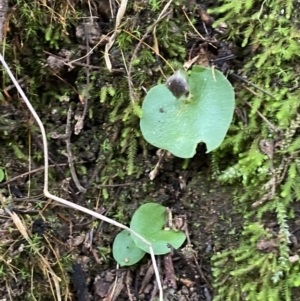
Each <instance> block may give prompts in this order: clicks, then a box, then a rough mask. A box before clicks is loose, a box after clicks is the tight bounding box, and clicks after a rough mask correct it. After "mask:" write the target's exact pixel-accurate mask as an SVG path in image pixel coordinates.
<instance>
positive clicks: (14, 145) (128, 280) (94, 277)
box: [0, 1, 297, 301]
mask: <svg viewBox="0 0 300 301" xmlns="http://www.w3.org/2000/svg"><path fill="white" fill-rule="evenodd" d="M112 2H114V1H112ZM140 2H141V3H140V5H141V6H142V5H143V1H140ZM154 2H155V1H154ZM154 2H153V3H154ZM207 2H208V3H209V2H210V1H207ZM104 3H106V6H105V5H103V6H102V7H98V8H95V9H96V10H98V13H99V11H100V12H101V14H100V16H101V17H100V20H101V22H98V25H97V27H95V28H94V31H93V32H92V34H93V35H94V36H93V37H94V38H95V36H97V34H98V33H100V32H101V33H102V34H103V33H108V32H109V31H110V30H112V29H113V26H114V22H111V23H110V24H109V25H108V24H107V23H108V22H105V20H106V19H109V15H110V8H109V6H108V4H109V3H110V1H104ZM204 7H205V6H203V7H200V6H199V9H198V10H195V11H194V13H195V12H196V15H197V17H198V19H199V21H198V23H197V30H199V31H200V32H201V34H204V35H205V40H203V39H202V37H201V36H198V35H197V33H196V32H195V30H194V29H192V28H191V27H190V31H191V32H193V34H192V35H190V36H189V37H188V40H189V41H188V42H185V41H184V40H182V44H183V45H184V48H185V51H186V52H185V54H183V56H184V57H185V62H186V63H188V64H191V65H192V64H202V65H204V66H209V65H211V64H213V61H214V60H215V66H216V68H219V69H220V70H222V71H224V73H225V74H227V73H228V69H229V68H231V67H232V68H240V67H241V65H242V61H243V56H244V54H243V53H239V52H237V51H238V47H237V46H236V45H232V44H231V43H227V42H226V43H224V42H222V41H221V40H220V36H219V35H220V32H221V31H222V30H226V24H223V26H224V27H219V28H218V29H217V31H216V29H213V28H212V23H213V17H212V16H210V15H209V14H208V13H206V10H205V9H204ZM152 8H153V7H152ZM18 9H19V8H18ZM20 9H21V8H20ZM173 9H174V8H173ZM175 9H177V10H178V11H179V10H180V9H181V7H177V8H175ZM115 12H116V11H115ZM134 12H135V13H136V16H138V17H139V18H140V19H136V18H134V16H135V15H133V14H131V15H130V14H129V15H126V16H125V17H124V18H125V19H124V20H123V21H124V22H125V23H126V22H130V24H131V25H130V26H132V27H133V25H132V23H134V24H135V25H134V26H136V22H140V23H141V27H143V26H142V25H143V22H144V20H146V19H147V17H148V16H147V14H148V9H144V8H143V7H141V8H139V9H138V8H134ZM33 13H34V12H33ZM157 14H158V13H156V16H157ZM149 15H150V13H149ZM126 18H127V19H126ZM183 19H184V16H183ZM185 20H186V21H185V22H186V24H185V26H186V25H187V26H190V25H189V24H188V20H187V19H185ZM131 22H132V23H131ZM180 25H181V24H178V26H180ZM130 26H128V27H130ZM97 30H99V32H97ZM177 30H178V28H176V27H175V28H174V32H173V33H172V34H174V35H175V34H176V31H177ZM71 31H72V30H71ZM74 31H76V34H75V33H74ZM79 31H80V28H78V26H77V27H76V28H75V27H74V28H73V34H74V36H75V35H76V37H77V40H76V38H74V41H76V43H77V44H76V43H75V42H74V43H75V44H76V45H75V46H76V47H77V49H79V50H78V51H81V50H82V47H83V46H82V45H79V44H80V42H79V40H80V39H84V38H83V36H82V35H89V34H90V33H89V32H88V33H87V32H85V33H83V34H82V33H81V34H80V33H79ZM135 34H136V32H135ZM151 34H152V33H151ZM151 34H150V33H149V36H151ZM80 35H81V37H80ZM100 36H101V34H100ZM85 37H86V36H85ZM11 39H12V38H11ZM95 39H96V38H95ZM182 39H183V36H182ZM12 40H13V39H12ZM146 41H147V42H148V43H151V42H153V41H152V40H151V39H150V38H149V37H148V38H147V39H146ZM13 42H14V43H16V42H15V41H13ZM58 43H60V44H59V48H60V49H63V48H66V49H67V48H68V47H70V45H63V42H62V41H59V42H58ZM16 44H17V43H16ZM160 44H162V42H161V41H160V40H159V39H158V45H160ZM52 46H53V45H52ZM73 46H74V45H73ZM16 47H17V51H20V49H21V48H22V47H20V48H18V47H19V46H16ZM26 47H27V48H22V55H23V56H24V57H25V58H24V57H23V58H22V59H20V64H22V63H24V64H25V63H26V58H27V57H28V56H30V55H32V53H31V52H30V51H31V50H30V47H29V46H28V45H27V46H26ZM50 48H51V47H50ZM162 48H163V47H162ZM101 49H102V52H101V51H99V52H98V54H99V53H101V55H103V52H104V46H102V48H101ZM48 50H49V51H48ZM39 51H40V53H39V54H40V57H37V58H38V59H40V58H41V57H42V56H44V59H47V58H48V59H49V52H51V51H53V52H54V50H53V49H52V50H51V49H46V50H45V51H44V50H39ZM46 51H48V52H47V53H46ZM114 51H116V49H114ZM130 51H131V54H132V53H133V51H134V49H132V50H130ZM112 52H113V51H112ZM56 55H57V57H59V56H61V55H62V54H61V53H60V52H59V51H58V50H57V51H56ZM50 56H51V55H50ZM165 56H167V55H165ZM227 56H229V57H230V56H232V57H233V62H232V63H230V62H229V63H227V62H226V63H224V61H223V60H221V61H220V60H219V59H220V58H224V57H227ZM53 57H54V56H53ZM120 57H121V53H120V52H116V53H115V54H114V55H113V54H112V55H111V60H112V63H113V69H114V71H113V73H112V75H109V76H107V73H105V77H104V76H103V77H104V79H102V78H100V79H99V82H98V84H99V85H100V88H99V90H100V89H101V84H102V85H103V83H104V84H107V80H110V82H109V83H108V84H111V85H112V86H113V87H114V89H115V90H117V89H118V86H117V85H118V80H119V78H120V76H121V77H122V80H123V79H124V78H126V76H127V75H126V73H125V71H124V69H122V70H121V69H120V68H119V62H120ZM64 59H65V60H66V57H65V58H64ZM167 59H168V57H167ZM125 60H126V61H127V64H129V59H128V58H126V53H125ZM116 61H118V62H116ZM225 61H226V60H225ZM47 62H48V63H49V62H50V61H49V60H47ZM79 62H80V63H82V64H86V61H85V60H81V61H79ZM8 63H9V64H11V62H8ZM87 63H89V64H90V65H93V66H94V67H95V66H96V67H97V66H99V65H98V64H100V63H101V64H102V65H100V66H101V68H103V69H105V68H106V66H105V63H104V60H103V61H101V62H100V63H99V61H98V60H97V59H96V58H95V57H92V56H91V58H90V62H87ZM182 63H184V62H182ZM49 64H50V63H49ZM159 64H160V63H158V64H157V63H155V64H153V65H151V66H150V68H149V69H150V71H149V72H151V71H152V72H153V74H155V73H156V72H158V71H157V69H158V68H159ZM231 64H232V65H231ZM78 68H82V66H79V67H78V66H77V69H76V68H75V69H74V70H72V71H71V72H69V70H67V69H68V66H66V64H65V65H64V66H63V69H64V70H60V71H57V73H56V72H54V73H55V76H54V75H53V72H52V71H53V70H52V71H51V72H52V73H51V72H50V71H49V70H48V71H46V73H43V76H44V77H42V78H43V79H44V80H45V78H47V81H46V82H45V83H43V82H40V83H39V87H38V89H37V90H35V91H34V92H32V91H31V90H30V88H25V90H26V92H28V93H29V95H28V97H29V98H30V97H31V96H32V97H33V98H34V97H35V96H34V95H35V93H37V92H39V93H41V94H45V95H46V94H47V93H48V94H47V95H48V96H49V95H50V94H49V91H51V92H52V91H53V90H51V89H53V87H54V86H57V87H59V86H60V85H65V88H66V87H68V88H69V87H70V86H72V89H73V87H76V90H79V86H80V85H78V78H79V77H80V76H83V77H84V79H85V78H86V77H85V76H86V73H85V72H86V70H84V72H83V73H80V72H81V69H78ZM88 70H89V71H88V72H91V70H92V68H90V69H88ZM96 70H97V69H96ZM147 70H148V68H147V66H141V69H135V72H137V73H138V72H139V73H141V74H145V73H147V72H148V71H147ZM30 71H32V70H30ZM41 72H42V71H41ZM43 72H45V70H44V71H43ZM47 72H48V74H47ZM100 75H101V74H100ZM28 76H29V77H30V76H31V75H30V74H28ZM34 76H36V74H35V75H34ZM88 76H89V75H88ZM2 77H5V76H2ZM148 77H151V74H150V73H149V75H148ZM27 80H28V79H26V78H25V81H27ZM231 80H232V79H231ZM91 81H92V79H91ZM120 82H121V80H120ZM155 82H156V80H154V83H155ZM232 82H233V84H234V80H232ZM125 83H126V84H127V80H125ZM27 84H28V85H30V80H29V81H28V82H27ZM93 84H94V85H95V86H96V81H95V83H93ZM24 86H25V87H26V85H24ZM148 88H150V86H149V87H147V89H148ZM57 89H59V88H57ZM4 90H5V93H4V96H5V97H3V98H2V99H1V100H0V111H1V115H2V117H1V119H0V130H1V131H2V132H3V135H1V137H0V141H1V145H2V146H1V151H0V152H1V160H0V163H1V165H0V167H1V169H2V170H3V171H5V179H4V180H3V182H2V183H0V188H1V190H0V204H1V208H0V214H1V218H0V250H1V253H0V299H1V300H14V301H18V300H23V301H25V300H26V301H27V300H42V301H47V300H49V301H50V300H72V301H75V300H78V301H92V300H93V301H100V300H106V301H110V300H111V301H112V300H121V301H122V300H130V301H132V300H154V298H155V297H157V296H158V291H157V287H156V285H155V277H154V275H153V269H152V266H151V265H152V263H151V260H150V256H149V255H146V256H145V257H144V258H143V259H142V260H141V261H140V262H139V263H137V264H135V265H134V266H132V267H129V268H128V267H120V268H118V269H117V266H116V262H115V260H114V259H113V256H112V244H113V241H114V238H115V237H116V235H117V233H118V232H119V231H120V229H118V228H116V227H115V226H113V225H110V224H107V223H105V222H102V221H98V220H96V219H95V218H93V217H91V216H88V215H86V214H83V213H81V212H78V211H75V210H73V209H70V208H68V207H66V206H63V205H61V204H59V203H57V202H54V201H52V200H49V199H45V197H44V196H43V171H44V170H43V160H42V157H43V153H42V141H41V136H40V134H39V131H38V130H37V129H36V127H35V125H34V126H32V125H33V124H34V121H33V119H32V117H31V116H30V114H29V113H28V111H27V109H26V107H25V105H24V103H23V102H22V100H21V99H20V98H19V97H18V96H17V92H16V90H15V88H13V87H12V88H10V89H8V88H7V87H6V89H4ZM54 92H55V93H56V91H54ZM127 92H128V91H127ZM140 93H141V94H142V92H140ZM57 94H59V92H57ZM52 95H54V94H52ZM52 95H50V96H51V97H52ZM74 95H75V96H74ZM74 95H72V96H71V97H70V98H69V100H68V101H64V100H62V98H60V99H59V100H58V99H54V100H53V101H51V102H48V103H47V101H48V98H47V97H48V96H47V97H46V96H45V98H42V97H40V96H38V97H37V98H35V104H36V106H38V109H37V111H38V113H39V115H40V118H41V119H42V121H43V122H44V124H45V127H46V131H47V133H48V135H49V136H48V140H49V157H50V164H51V167H50V191H51V193H53V194H55V195H58V196H60V197H62V198H65V199H67V200H70V201H72V202H74V203H77V204H79V205H81V206H85V207H87V208H91V209H93V210H96V211H97V212H99V213H101V214H104V215H105V216H108V217H110V218H112V219H115V220H116V221H118V222H121V223H124V224H127V225H128V223H129V221H130V218H131V216H132V215H133V213H134V212H135V210H136V209H137V208H138V207H139V206H140V205H141V204H143V203H146V202H157V203H159V204H161V205H163V206H166V207H168V208H170V209H171V210H172V212H173V215H174V216H181V217H183V219H184V221H185V222H186V224H187V232H186V233H187V235H188V239H189V241H190V243H191V244H190V245H189V244H188V243H185V245H184V246H183V248H182V249H180V250H172V254H171V259H172V260H171V262H172V263H173V267H174V271H173V272H171V275H172V277H171V278H170V273H167V272H166V268H167V267H169V266H170V261H168V259H167V256H158V257H157V261H158V267H159V271H160V273H161V275H162V281H163V287H164V294H165V298H166V300H169V301H171V300H179V301H184V300H191V301H198V300H199V301H200V300H201V301H202V300H203V301H211V300H212V299H213V296H214V289H213V284H212V277H213V276H212V266H211V263H210V258H211V256H212V255H213V254H217V253H218V252H221V251H222V250H224V249H228V248H235V247H236V246H238V245H239V234H240V233H241V231H242V227H243V215H242V214H241V213H240V212H238V210H237V209H238V208H236V207H235V205H234V199H235V198H236V197H237V194H238V191H239V188H238V187H236V186H235V187H230V186H225V185H221V184H220V183H219V182H218V181H217V180H214V179H212V168H213V167H212V166H211V163H210V162H211V161H210V158H211V157H210V155H209V154H206V152H205V151H206V150H205V146H204V145H199V147H198V149H197V154H196V155H195V156H194V157H193V158H192V159H190V160H188V161H185V160H183V159H179V158H175V157H171V158H170V159H168V160H165V161H164V162H163V163H162V164H161V166H160V168H159V172H158V174H157V175H156V177H155V178H154V179H153V180H150V179H149V172H150V171H151V170H153V168H154V166H155V165H156V164H157V162H158V160H159V158H158V156H157V155H156V149H155V148H154V147H151V146H148V145H147V146H146V148H147V152H146V153H145V152H144V149H143V147H142V146H138V147H137V151H136V154H135V156H134V161H133V162H134V166H135V167H136V170H138V172H137V173H135V172H132V173H127V171H126V169H127V167H126V164H127V163H126V162H127V160H128V158H127V152H128V151H127V150H126V147H125V150H124V149H123V147H119V148H118V147H115V145H116V144H117V143H118V141H120V139H121V138H120V136H122V134H120V133H122V130H123V128H122V127H123V126H124V125H123V123H122V122H123V121H122V119H119V120H117V121H116V122H112V121H110V120H109V118H108V116H110V114H111V112H112V110H113V109H114V107H113V106H111V105H109V104H107V102H105V101H101V102H99V100H98V99H97V100H94V99H93V98H92V96H93V95H92V93H90V97H91V99H89V106H90V107H88V108H87V111H88V113H87V115H88V117H87V118H86V119H85V122H84V126H83V128H82V129H81V130H80V131H79V132H80V133H79V135H75V134H74V133H72V135H71V137H70V138H69V142H70V144H71V145H72V149H73V154H72V157H73V159H74V165H75V169H76V172H77V174H78V175H79V181H80V183H81V184H82V186H83V187H85V188H87V192H86V193H80V192H79V191H78V187H76V185H75V184H74V182H73V179H72V175H71V174H70V171H69V164H68V158H69V157H70V154H68V151H67V150H66V143H65V141H64V139H54V138H53V137H54V136H55V137H57V136H58V135H59V134H63V133H64V132H65V130H66V127H68V126H69V125H68V124H67V117H66V115H67V111H68V108H69V103H71V104H72V105H73V106H72V109H73V113H74V115H76V114H77V115H78V114H81V113H82V111H83V108H84V100H83V99H84V97H85V96H84V93H81V94H80V93H79V94H76V93H75V94H74ZM39 97H40V98H41V99H40V103H39V102H38V98H39ZM93 102H94V103H93ZM95 102H97V104H95ZM35 104H34V105H35ZM115 106H116V105H115ZM89 110H90V111H89ZM120 111H121V114H124V115H125V113H126V111H125V108H124V109H122V108H121V109H120ZM77 120H78V119H77ZM77 120H76V119H75V118H74V119H72V121H71V125H72V128H73V127H74V126H75V124H76V122H77ZM133 124H134V125H135V126H137V127H138V123H137V122H136V121H135V123H133ZM126 126H127V125H126ZM130 126H132V125H130ZM123 134H124V133H123ZM124 135H125V134H124ZM108 144H109V146H108ZM144 145H145V144H144ZM105 147H106V148H105ZM272 223H273V219H272V216H270V218H269V221H268V222H267V224H268V225H269V226H270V227H274V225H273V224H272ZM294 226H295V229H294V230H295V231H296V230H297V222H295V225H294ZM295 233H296V232H295ZM225 281H226V279H224V282H225ZM59 296H60V297H61V299H60V297H59Z"/></svg>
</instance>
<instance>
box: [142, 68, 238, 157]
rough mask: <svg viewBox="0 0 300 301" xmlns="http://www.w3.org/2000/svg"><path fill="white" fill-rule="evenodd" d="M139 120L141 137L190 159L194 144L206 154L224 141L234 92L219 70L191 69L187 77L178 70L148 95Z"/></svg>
mask: <svg viewBox="0 0 300 301" xmlns="http://www.w3.org/2000/svg"><path fill="white" fill-rule="evenodd" d="M142 110H143V115H142V118H141V120H140V126H141V131H142V133H143V136H144V138H145V139H146V140H147V141H148V142H149V143H151V144H152V145H154V146H156V147H159V148H162V149H166V150H168V151H170V152H171V153H172V154H174V155H175V156H177V157H181V158H191V157H193V156H194V155H195V152H196V147H197V144H198V143H200V142H204V143H205V144H206V147H207V152H210V151H212V150H214V149H216V148H217V147H218V146H220V144H221V143H222V141H223V140H224V138H225V135H226V133H227V130H228V128H229V126H230V123H231V121H232V117H233V112H234V91H233V88H232V86H231V84H230V82H229V81H228V80H227V79H226V77H225V76H224V75H223V74H222V73H221V72H220V71H218V70H214V69H211V68H204V67H200V66H194V67H193V69H192V71H191V73H190V75H189V76H187V75H185V74H184V73H183V72H181V71H177V72H176V73H175V74H174V75H172V76H171V77H170V78H169V79H168V80H167V82H166V84H165V85H164V84H160V85H157V86H155V87H153V88H152V89H151V90H150V91H149V92H148V94H147V96H146V98H145V100H144V102H143V105H142Z"/></svg>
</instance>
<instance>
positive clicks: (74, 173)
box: [65, 106, 86, 193]
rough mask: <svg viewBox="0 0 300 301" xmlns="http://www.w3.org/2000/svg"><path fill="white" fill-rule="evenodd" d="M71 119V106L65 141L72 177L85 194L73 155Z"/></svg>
mask: <svg viewBox="0 0 300 301" xmlns="http://www.w3.org/2000/svg"><path fill="white" fill-rule="evenodd" d="M71 117H72V109H71V106H70V107H69V110H68V115H67V125H66V135H65V141H66V146H67V154H68V162H69V167H70V172H71V175H72V179H73V181H74V183H75V185H76V187H77V189H78V190H79V191H80V192H82V193H85V192H86V189H85V188H84V187H82V186H81V184H80V183H79V180H78V177H77V174H76V171H75V168H74V162H73V155H72V147H71V141H70V138H71V134H72V131H71Z"/></svg>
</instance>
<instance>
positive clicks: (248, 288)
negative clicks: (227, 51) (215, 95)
mask: <svg viewBox="0 0 300 301" xmlns="http://www.w3.org/2000/svg"><path fill="white" fill-rule="evenodd" d="M296 5H297V4H296V3H295V2H294V1H286V2H285V3H284V5H283V3H281V4H280V3H279V2H278V1H264V2H261V1H249V0H248V1H222V4H221V6H220V7H218V8H216V9H214V13H219V14H220V15H221V16H222V17H221V18H220V19H219V20H218V22H223V21H226V22H227V23H228V26H229V28H231V31H230V33H229V38H233V37H234V38H235V39H237V37H238V38H239V39H240V40H242V47H244V49H245V52H248V57H249V59H248V60H247V61H246V62H245V65H244V67H243V73H244V75H246V76H247V79H248V80H249V81H251V82H252V83H254V84H256V85H257V86H259V87H261V88H262V89H265V90H266V91H268V92H269V93H271V94H272V95H273V97H270V96H268V95H266V94H264V93H263V92H261V91H257V96H256V95H253V94H250V93H249V92H248V91H246V90H242V91H239V92H238V93H237V99H238V103H237V106H238V107H239V109H241V110H244V111H245V112H247V115H248V120H247V122H246V123H245V122H243V121H242V120H240V119H239V118H238V117H237V118H236V120H235V123H234V124H233V125H232V127H231V130H230V132H229V134H228V136H227V138H226V141H225V143H224V144H223V145H222V147H221V148H220V149H219V150H217V151H216V152H215V153H214V154H213V166H214V170H215V174H216V176H218V177H219V179H220V180H221V181H223V182H229V183H241V184H242V185H243V186H244V193H243V194H237V195H236V204H237V206H238V208H239V209H238V210H239V211H240V212H242V213H243V214H244V217H245V219H246V224H245V227H244V232H243V234H242V236H241V237H240V247H239V248H237V249H232V250H224V251H223V252H222V254H220V255H217V256H215V257H214V258H213V262H214V267H215V268H214V270H215V272H214V276H215V279H214V283H215V287H216V297H215V299H214V300H240V299H241V298H245V300H253V301H254V300H291V299H292V297H291V291H292V288H293V287H298V286H299V283H298V282H297V281H295V279H296V273H298V270H299V267H298V263H291V262H289V256H290V255H289V245H288V244H289V235H290V230H289V222H288V221H289V219H290V218H291V217H292V215H293V214H292V203H293V202H294V201H295V200H296V199H298V196H299V178H298V176H297V174H298V172H299V164H298V162H297V161H298V160H297V159H296V157H297V155H296V154H297V152H298V151H299V147H298V141H299V139H298V137H297V132H296V131H297V129H298V128H299V116H298V108H299V105H300V101H299V90H298V89H293V87H294V85H295V84H296V85H298V80H299V76H298V71H297V70H298V68H299V66H298V64H297V63H296V62H297V59H298V57H299V53H300V52H299V51H300V45H299V43H298V40H299V36H300V33H299V30H298V26H299V24H298V21H297V19H298V17H299V15H298V11H297V9H296ZM244 99H247V101H248V102H250V104H251V108H250V109H249V106H246V105H245V103H244V102H243V100H244ZM258 112H260V113H261V114H262V115H263V116H264V117H265V118H266V120H267V121H268V122H269V123H271V124H273V126H274V127H275V128H277V129H278V131H277V132H276V131H274V127H273V128H271V127H270V126H269V124H268V122H265V120H263V119H262V118H261V117H260V116H259V114H258ZM263 141H266V142H267V143H268V144H267V145H269V147H270V148H269V151H272V149H273V153H272V154H271V157H270V155H269V154H270V153H269V154H268V150H264V149H263V148H262V142H263ZM224 154H234V157H233V160H232V162H231V163H230V164H228V165H227V166H226V167H225V166H224V165H223V168H220V166H221V165H222V158H224ZM220 164H221V165H220ZM259 204H260V205H259ZM251 205H252V207H254V208H251ZM270 213H273V214H274V213H275V214H276V221H277V223H278V225H279V231H278V232H276V233H274V234H273V235H275V237H277V238H279V237H280V238H281V239H280V241H279V242H278V248H277V249H276V251H274V250H268V251H267V252H266V253H265V254H264V253H262V251H260V250H258V248H257V242H258V241H259V240H260V239H262V238H266V237H268V235H270V233H268V230H267V229H266V228H265V229H264V225H265V224H266V223H267V220H268V219H267V216H270ZM257 223H259V224H257ZM265 227H266V226H265ZM221 258H224V260H225V261H226V264H222V263H221V261H219V260H221ZM225 258H226V259H225ZM226 273H227V274H228V273H230V274H229V275H230V276H229V278H228V279H227V280H226V281H225V280H224V279H225V278H224V277H226V276H225V275H226Z"/></svg>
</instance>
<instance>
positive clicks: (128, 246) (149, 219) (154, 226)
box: [113, 203, 186, 266]
mask: <svg viewBox="0 0 300 301" xmlns="http://www.w3.org/2000/svg"><path fill="white" fill-rule="evenodd" d="M167 220H168V214H167V208H166V207H164V206H162V205H159V204H156V203H147V204H144V205H142V206H140V207H139V208H138V209H137V210H136V211H135V213H134V215H133V217H132V220H131V223H130V228H131V229H132V230H133V231H135V232H136V233H138V234H139V235H141V236H142V237H143V238H145V239H146V240H147V241H149V242H150V243H151V244H152V248H153V252H154V254H155V255H162V254H167V253H169V252H170V246H172V247H173V248H175V249H177V248H179V247H180V246H181V245H182V244H183V243H184V241H185V238H186V237H185V234H184V233H183V232H182V231H176V230H171V229H170V228H169V227H166V222H167ZM146 252H148V253H149V247H148V246H147V245H146V244H145V243H144V242H142V241H141V240H140V239H139V238H138V237H136V236H134V235H132V234H131V233H129V232H128V231H127V230H123V231H121V232H120V233H119V234H118V235H117V236H116V238H115V241H114V244H113V256H114V258H115V260H116V261H117V262H118V263H119V264H120V265H121V266H129V265H133V264H135V263H137V262H138V261H139V260H140V259H142V258H143V257H144V255H145V253H146Z"/></svg>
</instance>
